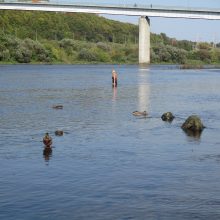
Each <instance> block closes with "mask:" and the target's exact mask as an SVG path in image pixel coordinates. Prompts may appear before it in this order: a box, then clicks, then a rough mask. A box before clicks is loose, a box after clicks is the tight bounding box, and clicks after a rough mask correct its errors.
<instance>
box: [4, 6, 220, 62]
mask: <svg viewBox="0 0 220 220" xmlns="http://www.w3.org/2000/svg"><path fill="white" fill-rule="evenodd" d="M0 25H1V27H2V29H1V31H0V61H1V62H9V63H16V62H19V63H29V62H31V63H39V62H43V63H45V62H52V63H90V62H93V63H137V62H138V26H137V25H133V24H129V23H122V22H118V21H113V20H109V19H106V18H104V17H101V16H98V15H91V14H81V13H54V12H29V11H10V10H9V11H7V10H1V11H0ZM151 60H152V62H154V63H186V62H189V60H190V62H191V61H192V60H193V62H197V63H219V62H220V52H219V49H218V48H213V47H212V45H211V44H208V43H201V44H198V45H196V44H195V43H194V42H191V41H177V40H176V39H171V38H169V37H167V36H166V35H165V34H163V33H162V34H160V35H156V34H153V33H152V34H151Z"/></svg>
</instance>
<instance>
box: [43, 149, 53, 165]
mask: <svg viewBox="0 0 220 220" xmlns="http://www.w3.org/2000/svg"><path fill="white" fill-rule="evenodd" d="M43 156H44V159H45V161H46V162H48V161H49V160H50V158H51V157H52V147H45V148H44V150H43Z"/></svg>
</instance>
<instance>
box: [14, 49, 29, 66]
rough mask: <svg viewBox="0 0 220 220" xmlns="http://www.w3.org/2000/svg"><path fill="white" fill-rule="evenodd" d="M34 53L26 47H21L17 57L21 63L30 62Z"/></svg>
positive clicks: (16, 54)
mask: <svg viewBox="0 0 220 220" xmlns="http://www.w3.org/2000/svg"><path fill="white" fill-rule="evenodd" d="M31 56H32V53H31V51H30V50H28V49H27V48H25V47H20V48H18V49H17V51H16V53H15V59H16V61H18V62H19V63H30V61H31Z"/></svg>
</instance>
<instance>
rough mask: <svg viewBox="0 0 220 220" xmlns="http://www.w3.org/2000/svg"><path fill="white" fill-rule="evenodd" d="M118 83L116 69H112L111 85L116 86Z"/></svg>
mask: <svg viewBox="0 0 220 220" xmlns="http://www.w3.org/2000/svg"><path fill="white" fill-rule="evenodd" d="M117 85H118V75H117V73H116V71H115V70H114V69H113V70H112V86H114V87H115V86H117Z"/></svg>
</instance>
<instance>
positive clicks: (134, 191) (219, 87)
mask: <svg viewBox="0 0 220 220" xmlns="http://www.w3.org/2000/svg"><path fill="white" fill-rule="evenodd" d="M112 68H115V69H116V71H117V72H118V78H119V79H118V87H117V88H112V86H111V70H112ZM58 104H60V105H63V109H53V108H52V106H53V105H58ZM136 110H138V111H144V110H146V111H147V112H148V116H147V117H135V116H133V115H132V112H133V111H136ZM167 111H171V112H172V113H173V114H174V115H175V116H176V118H175V119H174V120H173V122H172V123H167V122H163V121H162V120H161V118H160V117H161V115H162V114H163V113H164V112H167ZM192 114H197V115H199V116H200V118H201V119H202V121H203V123H204V125H205V126H206V128H205V129H204V131H203V132H202V134H201V136H188V135H187V134H186V133H185V132H184V131H182V129H181V125H182V123H183V122H184V121H185V119H186V118H187V117H188V116H189V115H192ZM56 130H63V131H64V135H63V136H61V137H58V136H55V134H54V132H55V131H56ZM45 132H49V133H50V135H51V136H52V138H53V147H52V151H51V152H45V151H44V146H43V143H42V138H43V136H44V134H45ZM219 173H220V70H219V69H201V70H180V69H179V68H178V67H176V66H159V65H158V66H149V67H148V68H141V67H139V66H135V65H1V66H0V219H2V220H14V219H16V220H30V219H31V220H35V219H36V220H41V219H42V220H47V219H48V220H51V219H53V220H61V219H74V220H75V219H77V220H78V219H80V220H82V219H86V220H87V219H95V220H96V219H97V220H104V219H107V220H113V219H115V220H116V219H117V220H118V219H120V220H122V219H123V220H125V219H138V220H142V219H143V220H144V219H148V220H149V219H161V220H172V219H173V220H176V219H184V220H186V219H204V220H205V219H206V220H207V219H212V220H213V219H220V175H219Z"/></svg>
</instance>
